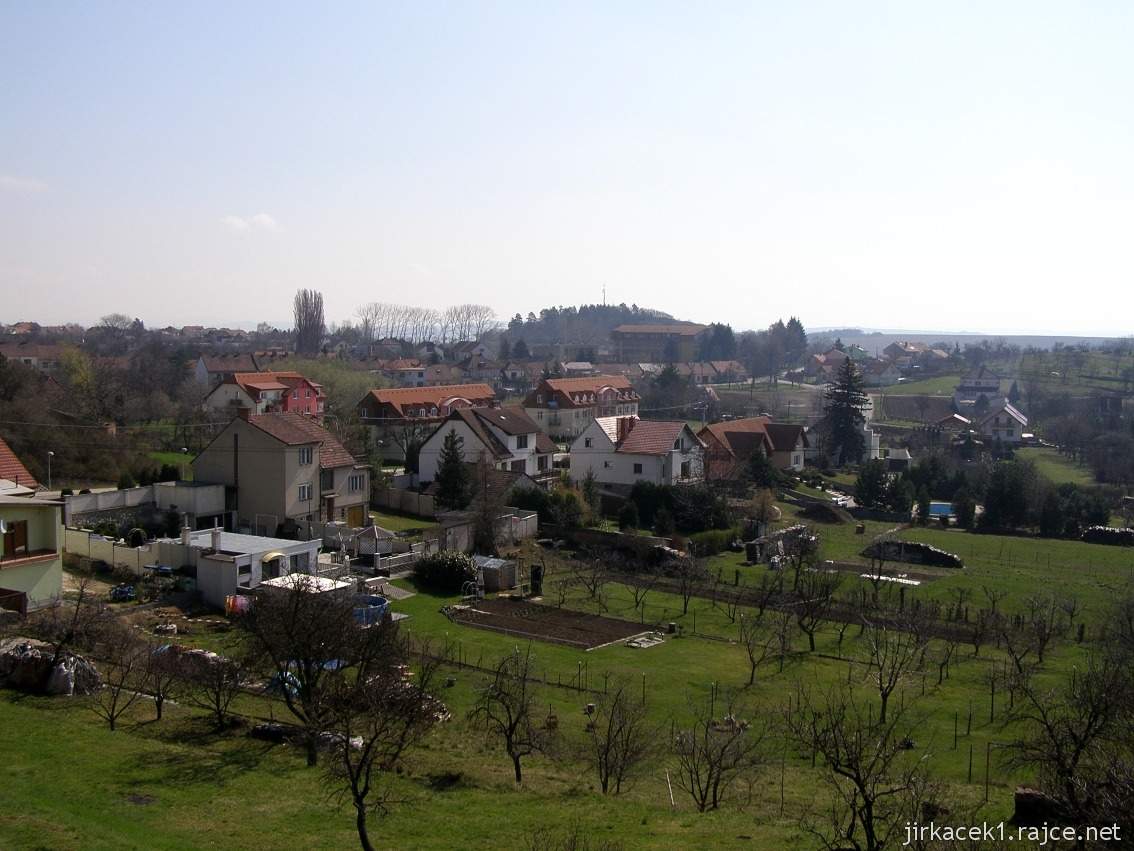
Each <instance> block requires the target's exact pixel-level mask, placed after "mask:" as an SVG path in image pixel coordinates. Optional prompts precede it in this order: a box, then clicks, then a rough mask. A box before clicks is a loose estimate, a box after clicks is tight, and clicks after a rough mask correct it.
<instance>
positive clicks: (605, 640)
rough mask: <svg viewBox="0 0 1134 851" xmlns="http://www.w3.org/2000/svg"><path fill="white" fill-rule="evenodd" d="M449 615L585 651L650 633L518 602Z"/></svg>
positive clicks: (489, 603)
mask: <svg viewBox="0 0 1134 851" xmlns="http://www.w3.org/2000/svg"><path fill="white" fill-rule="evenodd" d="M446 613H447V614H448V615H449V618H450V619H451V620H452V621H453V622H454V623H459V624H464V625H466V626H475V627H479V628H480V629H491V630H494V631H496V632H503V633H506V634H508V635H515V636H518V637H521V638H531V639H536V640H539V641H551V642H554V643H556V644H567V645H569V646H571V647H577V648H579V649H581V650H590V649H592V648H595V647H601V646H602V645H604V644H610V643H611V642H614V641H622V640H624V639H627V638H631V637H632V636H635V635H640V634H642V633H643V632H645V631H646V630H644V629H643V627H642V625H641V624H637V623H632V622H631V621H623V620H617V619H616V618H604V617H601V616H600V615H589V614H587V613H585V612H576V611H574V610H572V609H557V608H553V607H551V606H541V605H538V604H536V603H525V602H519V601H514V600H480V601H479V602H477V603H476V604H475V605H469V606H452V607H450V608H448V609H447V612H446Z"/></svg>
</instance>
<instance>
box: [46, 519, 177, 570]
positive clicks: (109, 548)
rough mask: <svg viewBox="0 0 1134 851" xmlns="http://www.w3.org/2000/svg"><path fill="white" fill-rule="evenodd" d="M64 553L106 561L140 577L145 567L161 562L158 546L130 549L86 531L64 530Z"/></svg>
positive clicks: (149, 545) (150, 545)
mask: <svg viewBox="0 0 1134 851" xmlns="http://www.w3.org/2000/svg"><path fill="white" fill-rule="evenodd" d="M63 551H64V552H66V553H69V554H71V555H76V556H82V557H84V558H89V559H90V560H91V561H104V562H106V563H107V564H109V565H112V566H114V567H119V568H124V569H126V570H130V571H131V572H133V573H134V574H136V575H138V576H141V575H142V566H143V565H146V564H153V563H154V562H156V561H159V558H158V547H157V544H152V543H151V544H146V545H145V546H141V547H128V546H126V545H125V544H119V543H117V542H115V541H112V540H111V539H110V538H104V537H103V536H102V535H96V534H94V533H93V532H88V531H87V530H86V529H71V528H67V529H64V530H63Z"/></svg>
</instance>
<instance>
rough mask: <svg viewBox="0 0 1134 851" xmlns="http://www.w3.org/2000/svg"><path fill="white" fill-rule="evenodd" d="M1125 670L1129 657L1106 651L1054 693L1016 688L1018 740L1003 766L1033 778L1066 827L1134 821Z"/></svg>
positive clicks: (1133, 752) (1131, 721)
mask: <svg viewBox="0 0 1134 851" xmlns="http://www.w3.org/2000/svg"><path fill="white" fill-rule="evenodd" d="M1132 670H1134V668H1132V666H1131V659H1130V658H1129V656H1127V655H1126V654H1124V653H1121V652H1114V651H1113V649H1111V648H1108V649H1106V650H1103V651H1095V652H1092V654H1091V656H1090V657H1089V659H1088V662H1087V664H1086V665H1085V666H1084V667H1081V668H1080V667H1076V668H1073V669H1072V670H1071V672H1070V674H1069V675H1068V676H1067V678H1066V679H1065V680H1064V681H1063V682H1062V683H1060V684H1059V685H1057V686H1055V687H1052V688H1041V687H1040V686H1039V685H1038V684H1037V683H1036V682H1034V681H1032V680H1025V681H1024V682H1023V683H1022V684H1021V691H1022V694H1023V703H1022V706H1021V708H1020V709H1019V710H1018V712H1017V717H1018V718H1020V719H1022V720H1023V722H1024V724H1025V733H1024V735H1023V736H1022V737H1021V738H1020V739H1018V740H1017V741H1015V742H1013V743H1012V744H1011V746H1010V750H1009V754H1010V760H1011V762H1013V763H1014V764H1016V765H1020V766H1028V767H1031V768H1034V769H1036V770H1037V771H1038V773H1039V778H1040V784H1041V787H1042V788H1043V789H1044V791H1045V792H1047V793H1048V794H1049V795H1052V796H1053V797H1054V798H1055V800H1056V801H1057V802H1058V803H1059V805H1060V809H1061V810H1062V813H1061V815H1062V816H1063V818H1064V819H1065V820H1066V821H1067V822H1068V823H1070V824H1101V823H1104V822H1106V823H1110V822H1112V821H1114V820H1115V819H1116V818H1118V819H1119V820H1120V821H1121V822H1122V823H1124V824H1125V825H1126V826H1128V827H1129V826H1131V822H1132V821H1134V817H1132V815H1131V814H1132V813H1134V771H1131V768H1130V766H1131V764H1132V760H1134V713H1132V711H1131V708H1130V707H1131V705H1132V701H1134V677H1132V675H1131V671H1132Z"/></svg>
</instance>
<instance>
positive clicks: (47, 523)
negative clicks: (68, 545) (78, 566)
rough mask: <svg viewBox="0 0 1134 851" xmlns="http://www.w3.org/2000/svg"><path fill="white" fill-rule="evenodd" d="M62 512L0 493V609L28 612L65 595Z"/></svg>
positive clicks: (36, 501) (49, 503) (47, 503)
mask: <svg viewBox="0 0 1134 851" xmlns="http://www.w3.org/2000/svg"><path fill="white" fill-rule="evenodd" d="M62 509H63V505H62V503H59V502H55V501H53V500H46V499H32V498H31V497H28V496H13V495H5V494H3V493H0V608H2V609H13V610H15V611H18V612H28V611H31V610H33V609H37V608H40V607H41V606H46V605H48V604H49V603H51V602H52V601H53V600H56V599H58V598H59V597H60V595H61V594H62V593H63V554H62V539H63V535H62V531H63V520H62Z"/></svg>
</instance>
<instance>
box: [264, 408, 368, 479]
mask: <svg viewBox="0 0 1134 851" xmlns="http://www.w3.org/2000/svg"><path fill="white" fill-rule="evenodd" d="M248 422H249V423H250V424H251V425H253V426H255V427H256V428H258V429H260V431H262V432H264V433H265V434H268V435H271V436H272V437H274V438H275V439H276V440H278V441H279V442H280V443H285V444H287V445H288V446H301V445H303V444H306V443H317V444H319V466H320V467H322V468H323V469H330V468H332V467H354V466H356V465H357V463H358V462H356V461H355V460H354V456H353V455H351V454H350V453H349V452H347V450H346V447H344V446H343V445H342V444H341V443H339V442H338V441H337V440H336V439H335V438H334V437H333V436H332V435H331V433H330V432H329V431H327V430H326V429H325V428H323V427H322V426H321V425H319V423H318V421H316V420H314V419H312V418H311V417H309V416H307V415H306V414H299V413H295V412H289V413H282V412H281V413H274V414H258V415H256V416H251V417H249V418H248Z"/></svg>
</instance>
